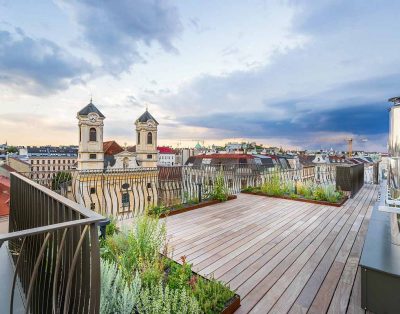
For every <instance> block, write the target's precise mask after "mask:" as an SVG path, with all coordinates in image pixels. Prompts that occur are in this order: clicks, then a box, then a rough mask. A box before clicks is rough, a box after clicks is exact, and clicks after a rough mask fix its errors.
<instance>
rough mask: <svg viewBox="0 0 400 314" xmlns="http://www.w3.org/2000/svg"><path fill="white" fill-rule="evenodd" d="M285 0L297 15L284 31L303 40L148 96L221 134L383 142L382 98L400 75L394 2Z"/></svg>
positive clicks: (302, 140) (392, 91) (307, 143)
mask: <svg viewBox="0 0 400 314" xmlns="http://www.w3.org/2000/svg"><path fill="white" fill-rule="evenodd" d="M290 3H292V5H293V6H294V7H295V10H296V12H297V13H296V14H294V15H293V20H292V30H291V32H292V33H293V34H294V35H293V36H296V34H297V35H299V36H304V37H306V38H308V41H307V42H306V43H305V44H304V45H302V46H300V47H299V46H297V47H294V48H290V49H286V50H284V51H276V53H275V54H274V55H273V56H272V57H271V58H270V59H269V60H268V62H267V63H266V65H263V66H261V67H257V68H254V69H250V70H242V71H235V72H232V73H229V74H227V75H203V76H201V77H198V78H196V79H194V80H192V81H191V82H188V83H186V84H185V85H183V86H182V87H181V88H180V89H179V90H178V92H176V93H175V94H173V95H167V96H163V95H158V97H159V98H158V99H157V98H156V96H155V97H154V98H153V99H152V101H153V102H155V103H162V104H163V106H164V107H165V108H168V107H169V108H173V110H174V112H173V113H174V114H175V117H176V119H177V120H178V121H180V122H181V123H185V124H186V125H188V126H189V125H193V126H196V127H197V126H200V125H201V126H205V127H208V128H218V129H220V130H221V132H220V137H221V138H224V137H225V138H226V137H228V136H232V135H233V136H241V137H253V138H260V139H262V138H270V137H278V138H286V139H290V141H292V142H296V143H302V144H303V145H304V146H310V145H312V144H313V135H314V134H316V133H321V132H322V133H326V132H331V133H337V134H342V133H343V132H345V133H346V132H347V134H353V135H362V134H366V135H368V136H369V137H373V136H375V135H376V136H377V137H376V140H382V139H384V137H385V134H386V132H387V125H388V123H387V111H386V107H388V106H389V104H387V103H386V99H387V98H389V97H390V96H393V95H397V93H398V84H397V82H398V81H399V79H400V70H399V69H400V54H399V53H398V51H399V50H400V38H399V35H398V32H397V29H398V27H397V22H396V18H395V14H396V13H395V12H398V11H399V9H400V3H398V4H395V3H393V2H389V3H387V4H386V5H378V3H377V2H376V1H370V2H369V1H368V2H365V1H362V2H361V1H355V3H354V4H353V3H351V4H349V2H348V1H335V2H333V1H324V2H318V3H316V4H315V5H314V2H310V1H300V2H297V1H296V2H295V3H294V2H290ZM321 16H322V17H321ZM388 16H390V17H391V18H388ZM352 17H353V18H352ZM267 31H268V30H266V32H267ZM378 135H379V136H378ZM384 142H385V141H382V142H381V147H384V146H385V143H384Z"/></svg>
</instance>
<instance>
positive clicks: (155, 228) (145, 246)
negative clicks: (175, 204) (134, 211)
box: [102, 215, 166, 277]
mask: <svg viewBox="0 0 400 314" xmlns="http://www.w3.org/2000/svg"><path fill="white" fill-rule="evenodd" d="M105 242H106V248H105V249H104V250H103V251H102V257H103V258H106V259H108V260H111V261H114V262H116V263H118V264H119V265H120V266H121V269H122V270H123V272H124V275H125V276H127V277H129V275H130V274H132V271H135V270H143V271H149V269H150V268H151V267H158V268H161V265H159V264H160V263H159V254H160V252H161V251H162V250H163V249H164V248H165V246H166V229H165V223H164V222H160V221H159V219H157V218H153V217H149V216H146V215H143V216H139V217H136V219H135V221H134V223H133V227H132V229H131V230H128V231H122V232H120V233H118V234H115V235H114V236H112V237H108V238H106V241H105Z"/></svg>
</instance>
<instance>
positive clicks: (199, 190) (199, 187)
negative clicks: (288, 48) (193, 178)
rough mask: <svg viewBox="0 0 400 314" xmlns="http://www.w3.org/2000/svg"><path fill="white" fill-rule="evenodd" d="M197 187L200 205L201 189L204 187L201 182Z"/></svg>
mask: <svg viewBox="0 0 400 314" xmlns="http://www.w3.org/2000/svg"><path fill="white" fill-rule="evenodd" d="M196 185H197V187H198V198H199V203H201V201H202V200H201V187H202V185H203V184H202V183H201V182H198V183H196Z"/></svg>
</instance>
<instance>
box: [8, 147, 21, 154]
mask: <svg viewBox="0 0 400 314" xmlns="http://www.w3.org/2000/svg"><path fill="white" fill-rule="evenodd" d="M6 151H7V153H9V154H15V153H18V149H17V148H16V147H15V146H9V147H8V148H7V150H6Z"/></svg>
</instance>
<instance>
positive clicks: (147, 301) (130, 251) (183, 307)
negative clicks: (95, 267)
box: [100, 215, 240, 314]
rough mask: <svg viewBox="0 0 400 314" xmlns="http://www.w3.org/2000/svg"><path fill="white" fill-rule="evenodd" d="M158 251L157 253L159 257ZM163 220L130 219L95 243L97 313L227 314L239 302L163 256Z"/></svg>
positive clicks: (227, 291)
mask: <svg viewBox="0 0 400 314" xmlns="http://www.w3.org/2000/svg"><path fill="white" fill-rule="evenodd" d="M160 252H162V254H160ZM167 255H168V245H167V241H166V227H165V222H163V221H160V220H159V219H158V218H154V217H149V216H146V215H143V216H139V217H136V219H135V221H134V223H133V226H132V228H131V229H129V230H122V231H118V232H115V233H114V234H113V235H110V234H108V236H107V238H106V239H104V240H102V241H101V304H100V313H102V314H105V313H107V314H108V313H148V314H153V313H154V314H156V313H182V314H186V313H187V314H189V313H193V314H196V313H224V314H227V313H233V312H234V311H235V310H236V309H237V308H238V307H239V306H240V298H239V296H238V295H236V294H235V293H234V292H233V291H231V290H230V289H229V288H228V286H226V285H225V284H223V283H221V282H219V281H217V280H215V279H213V278H210V279H207V278H204V277H202V276H200V275H198V274H196V273H194V272H193V271H192V268H191V264H189V263H187V261H186V258H185V257H184V256H182V257H181V260H180V262H181V264H180V263H177V262H175V261H173V260H172V259H170V258H168V257H167Z"/></svg>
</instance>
